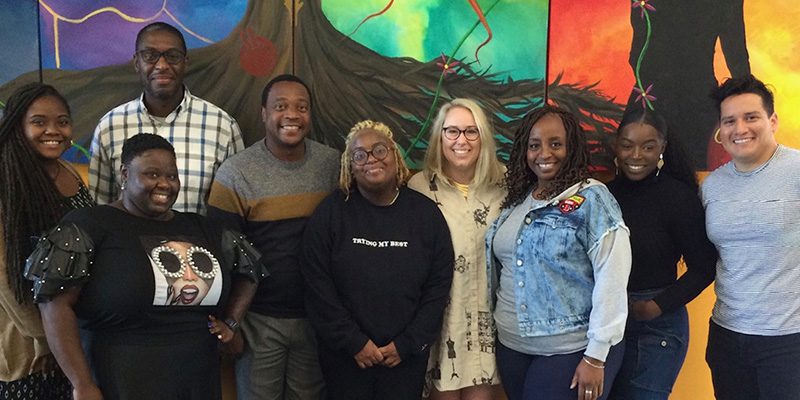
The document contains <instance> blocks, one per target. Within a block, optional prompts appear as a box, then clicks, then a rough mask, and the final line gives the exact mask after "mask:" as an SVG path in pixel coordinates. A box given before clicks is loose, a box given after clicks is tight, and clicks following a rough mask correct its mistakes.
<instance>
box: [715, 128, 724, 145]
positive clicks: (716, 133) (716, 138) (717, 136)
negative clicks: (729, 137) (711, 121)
mask: <svg viewBox="0 0 800 400" xmlns="http://www.w3.org/2000/svg"><path fill="white" fill-rule="evenodd" d="M714 141H715V142H717V144H722V140H721V139H720V138H719V128H717V131H716V132H714Z"/></svg>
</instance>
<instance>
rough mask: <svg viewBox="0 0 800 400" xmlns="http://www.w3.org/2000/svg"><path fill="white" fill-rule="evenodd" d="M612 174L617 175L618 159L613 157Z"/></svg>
mask: <svg viewBox="0 0 800 400" xmlns="http://www.w3.org/2000/svg"><path fill="white" fill-rule="evenodd" d="M614 175H619V160H617V157H614Z"/></svg>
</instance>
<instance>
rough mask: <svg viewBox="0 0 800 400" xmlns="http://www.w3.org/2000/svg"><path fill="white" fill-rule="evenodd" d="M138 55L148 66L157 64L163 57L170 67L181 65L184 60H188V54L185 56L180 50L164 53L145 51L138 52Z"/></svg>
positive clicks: (170, 50) (152, 50)
mask: <svg viewBox="0 0 800 400" xmlns="http://www.w3.org/2000/svg"><path fill="white" fill-rule="evenodd" d="M136 54H137V55H139V58H141V59H142V61H144V62H146V63H148V64H155V63H157V62H158V59H159V58H161V57H162V56H163V57H164V60H166V61H167V64H169V65H175V64H180V63H182V62H183V61H184V60H186V54H184V53H183V52H182V51H180V50H175V49H169V50H167V51H164V52H161V51H158V50H154V49H145V50H141V51H138V52H137V53H136Z"/></svg>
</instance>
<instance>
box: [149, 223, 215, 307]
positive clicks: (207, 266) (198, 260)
mask: <svg viewBox="0 0 800 400" xmlns="http://www.w3.org/2000/svg"><path fill="white" fill-rule="evenodd" d="M142 244H143V245H144V249H145V251H146V252H147V256H148V258H149V259H150V264H151V266H152V269H153V279H154V282H155V293H154V295H153V305H156V306H195V305H216V304H217V302H218V301H219V297H220V292H221V290H222V276H221V270H220V264H219V260H218V259H217V257H216V256H215V255H214V254H212V253H211V251H209V250H208V249H207V247H208V246H207V245H205V243H204V242H203V241H201V240H199V239H197V238H186V237H178V238H169V239H168V238H157V237H143V238H142Z"/></svg>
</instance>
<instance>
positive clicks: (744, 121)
mask: <svg viewBox="0 0 800 400" xmlns="http://www.w3.org/2000/svg"><path fill="white" fill-rule="evenodd" d="M719 125H720V126H719V139H720V140H721V141H722V147H723V148H725V151H727V152H728V154H730V155H731V157H732V158H733V162H734V165H736V168H737V169H739V170H740V171H751V170H753V169H755V168H756V167H758V166H760V165H762V164H764V163H765V162H767V160H769V158H770V157H772V154H773V153H774V152H775V149H776V148H777V147H778V142H777V141H776V140H775V132H776V131H777V130H778V116H777V114H775V113H772V115H767V111H766V109H765V108H764V103H763V101H762V100H761V97H760V96H759V95H757V94H755V93H743V94H739V95H734V96H730V97H728V98H726V99H725V100H723V101H722V103H720V124H719Z"/></svg>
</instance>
